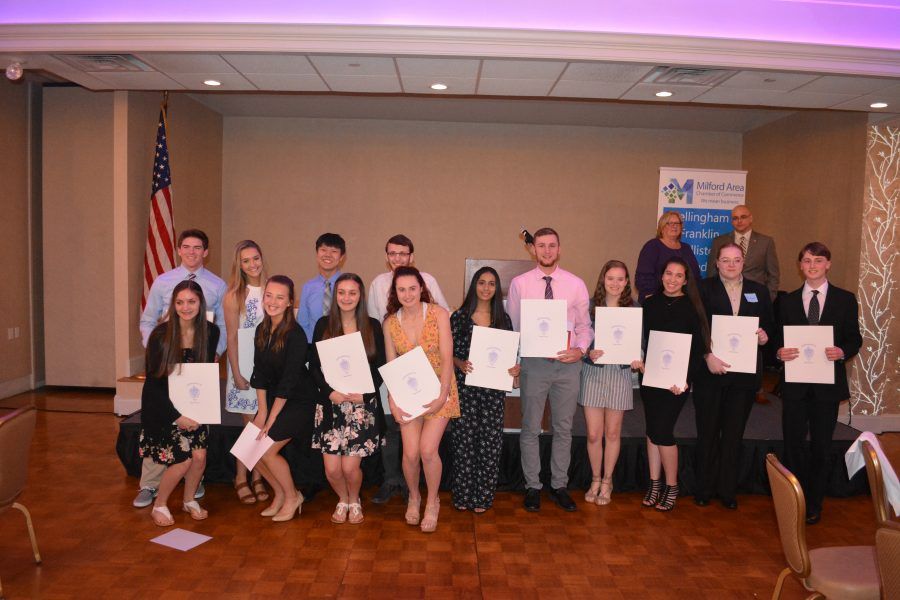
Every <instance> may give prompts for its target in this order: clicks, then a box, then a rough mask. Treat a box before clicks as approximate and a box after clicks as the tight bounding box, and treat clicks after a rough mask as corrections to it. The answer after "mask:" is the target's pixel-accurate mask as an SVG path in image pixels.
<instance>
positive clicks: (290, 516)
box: [272, 490, 303, 523]
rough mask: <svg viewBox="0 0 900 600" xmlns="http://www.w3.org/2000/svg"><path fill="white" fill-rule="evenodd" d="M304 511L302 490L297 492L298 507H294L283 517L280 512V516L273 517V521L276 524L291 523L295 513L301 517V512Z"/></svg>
mask: <svg viewBox="0 0 900 600" xmlns="http://www.w3.org/2000/svg"><path fill="white" fill-rule="evenodd" d="M302 510H303V494H301V493H300V490H297V505H296V506H294V507H292V508H291V510H290V512H288V513H287V514H284V515H282V514H280V511H279V514H277V515H275V516H274V517H272V520H273V521H275V522H276V523H282V522H284V521H290V520H291V519H293V518H294V513H295V512H296V513H297V516H298V517H299V516H300V512H301V511H302Z"/></svg>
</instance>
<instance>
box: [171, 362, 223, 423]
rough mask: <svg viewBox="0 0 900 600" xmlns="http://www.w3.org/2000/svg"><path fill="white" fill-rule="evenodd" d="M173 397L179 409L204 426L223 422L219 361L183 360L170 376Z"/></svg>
mask: <svg viewBox="0 0 900 600" xmlns="http://www.w3.org/2000/svg"><path fill="white" fill-rule="evenodd" d="M169 399H171V400H172V404H173V405H175V410H177V411H178V412H180V413H181V414H182V415H184V416H185V417H187V418H189V419H193V420H194V421H196V422H198V423H200V424H201V425H219V424H220V423H221V422H222V402H221V396H220V392H219V365H218V364H217V363H183V364H180V365H178V366H177V367H176V368H175V370H174V371H173V372H172V374H171V375H169Z"/></svg>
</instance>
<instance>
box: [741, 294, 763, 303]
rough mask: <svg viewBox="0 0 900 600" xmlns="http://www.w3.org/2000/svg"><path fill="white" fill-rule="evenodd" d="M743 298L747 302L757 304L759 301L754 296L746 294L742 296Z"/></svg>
mask: <svg viewBox="0 0 900 600" xmlns="http://www.w3.org/2000/svg"><path fill="white" fill-rule="evenodd" d="M744 298H746V299H747V302H759V299H758V298H757V297H756V294H751V293H747V294H744Z"/></svg>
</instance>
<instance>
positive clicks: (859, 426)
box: [838, 412, 900, 433]
mask: <svg viewBox="0 0 900 600" xmlns="http://www.w3.org/2000/svg"><path fill="white" fill-rule="evenodd" d="M838 421H840V422H841V423H843V424H844V425H849V426H850V427H852V428H853V429H856V430H858V431H871V432H872V433H884V432H885V431H900V414H880V415H853V416H852V418H851V417H850V416H848V415H847V413H845V412H842V413H841V414H840V415H839V416H838Z"/></svg>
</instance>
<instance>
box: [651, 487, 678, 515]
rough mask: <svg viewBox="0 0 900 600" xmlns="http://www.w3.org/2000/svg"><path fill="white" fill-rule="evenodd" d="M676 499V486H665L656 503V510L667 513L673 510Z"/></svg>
mask: <svg viewBox="0 0 900 600" xmlns="http://www.w3.org/2000/svg"><path fill="white" fill-rule="evenodd" d="M677 497H678V485H677V484H676V485H667V486H666V491H665V493H664V494H663V495H662V497H661V498H660V499H659V502H657V503H656V510H658V511H661V512H669V511H670V510H672V509H673V508H675V499H676V498H677Z"/></svg>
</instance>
